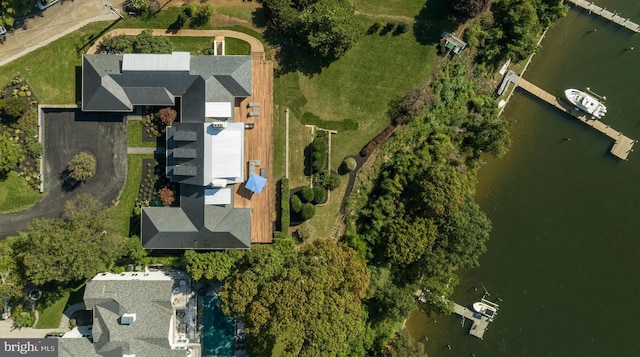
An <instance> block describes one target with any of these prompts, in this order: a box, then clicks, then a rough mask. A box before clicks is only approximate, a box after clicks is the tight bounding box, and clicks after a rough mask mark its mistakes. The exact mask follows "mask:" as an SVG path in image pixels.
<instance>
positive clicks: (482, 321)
mask: <svg viewBox="0 0 640 357" xmlns="http://www.w3.org/2000/svg"><path fill="white" fill-rule="evenodd" d="M453 312H455V313H456V314H458V315H460V316H462V317H463V318H466V319H469V320H471V321H473V325H471V330H469V334H470V335H471V336H475V337H477V338H479V339H482V337H483V336H484V333H485V332H486V331H487V328H489V323H490V322H491V319H489V318H488V317H486V316H483V315H480V314H479V313H477V312H475V311H472V310H471V309H469V308H468V307H464V306H462V305H458V304H456V303H453Z"/></svg>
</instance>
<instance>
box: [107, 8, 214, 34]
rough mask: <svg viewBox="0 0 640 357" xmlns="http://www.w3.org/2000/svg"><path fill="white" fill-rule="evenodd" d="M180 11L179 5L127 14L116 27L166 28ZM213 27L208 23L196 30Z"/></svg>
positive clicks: (186, 27)
mask: <svg viewBox="0 0 640 357" xmlns="http://www.w3.org/2000/svg"><path fill="white" fill-rule="evenodd" d="M180 12H182V9H181V8H179V7H169V8H166V9H164V10H162V11H158V12H154V13H148V14H143V15H141V16H127V17H126V18H124V19H123V20H121V21H120V22H118V25H117V26H116V27H118V28H145V29H150V28H156V29H166V28H168V27H169V26H170V25H171V24H172V23H174V21H176V19H177V18H178V14H180ZM183 28H184V29H188V28H189V24H187V26H185V27H183ZM212 28H213V27H212V26H211V25H210V24H206V25H204V26H202V27H198V28H197V30H210V29H212Z"/></svg>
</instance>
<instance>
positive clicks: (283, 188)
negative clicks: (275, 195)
mask: <svg viewBox="0 0 640 357" xmlns="http://www.w3.org/2000/svg"><path fill="white" fill-rule="evenodd" d="M299 200H300V199H298V201H299ZM300 208H302V202H300ZM298 212H299V210H298ZM290 225H291V212H290V206H289V179H288V178H286V177H284V178H282V179H281V180H280V230H281V231H283V232H286V231H287V229H288V228H289V226H290Z"/></svg>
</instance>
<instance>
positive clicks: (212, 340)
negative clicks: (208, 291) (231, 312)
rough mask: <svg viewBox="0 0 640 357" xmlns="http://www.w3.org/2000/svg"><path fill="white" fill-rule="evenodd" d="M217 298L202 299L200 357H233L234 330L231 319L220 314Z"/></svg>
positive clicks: (207, 297) (206, 297)
mask: <svg viewBox="0 0 640 357" xmlns="http://www.w3.org/2000/svg"><path fill="white" fill-rule="evenodd" d="M219 299H220V298H219V297H218V296H205V297H204V312H203V314H204V317H203V324H202V339H203V343H202V355H203V356H233V355H234V345H233V340H234V336H235V328H234V325H233V319H230V318H228V317H226V316H224V314H223V313H222V310H221V309H220V307H219V306H218V300H219Z"/></svg>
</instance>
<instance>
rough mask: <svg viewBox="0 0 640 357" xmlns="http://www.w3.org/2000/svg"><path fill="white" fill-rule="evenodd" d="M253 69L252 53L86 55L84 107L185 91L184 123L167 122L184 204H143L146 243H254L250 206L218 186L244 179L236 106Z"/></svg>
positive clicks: (104, 107)
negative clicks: (237, 205)
mask: <svg viewBox="0 0 640 357" xmlns="http://www.w3.org/2000/svg"><path fill="white" fill-rule="evenodd" d="M251 70H252V67H251V56H191V55H190V54H189V53H186V52H174V53H172V54H124V55H109V54H100V55H97V54H96V55H84V57H83V66H82V72H83V74H82V75H83V82H82V83H83V85H82V110H83V111H125V112H129V111H132V110H133V107H134V106H136V105H160V106H164V105H166V106H173V105H175V102H176V97H180V101H181V105H180V109H181V113H180V122H176V123H173V125H172V126H171V127H168V129H167V145H166V159H167V172H166V174H167V177H168V178H169V179H170V180H171V181H172V182H176V183H178V184H180V207H145V208H143V209H142V214H141V228H140V238H141V240H142V244H143V246H144V247H145V248H147V249H228V248H240V249H247V248H249V247H251V209H249V208H233V194H229V193H230V192H231V191H221V192H219V193H218V194H217V195H215V197H214V194H215V192H213V191H212V190H211V189H212V188H216V189H217V188H222V187H224V186H227V185H229V186H230V187H232V185H233V184H234V183H237V182H242V181H243V180H244V176H245V164H246V162H245V160H244V124H243V123H234V122H233V121H234V118H233V112H234V110H233V109H234V106H235V103H236V98H245V97H248V96H250V95H251V75H252V73H251ZM213 122H216V123H218V124H222V123H224V125H223V126H216V125H214V124H212V123H213Z"/></svg>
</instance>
